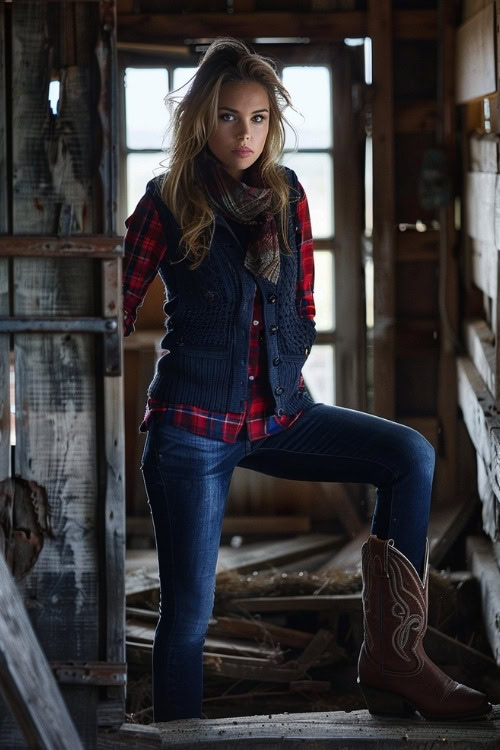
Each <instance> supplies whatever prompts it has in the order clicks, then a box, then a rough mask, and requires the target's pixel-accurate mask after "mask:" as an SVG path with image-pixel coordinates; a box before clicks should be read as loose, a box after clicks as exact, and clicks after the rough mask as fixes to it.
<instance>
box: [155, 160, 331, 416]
mask: <svg viewBox="0 0 500 750" xmlns="http://www.w3.org/2000/svg"><path fill="white" fill-rule="evenodd" d="M285 170H286V174H287V179H288V181H289V183H290V185H291V186H292V187H293V188H295V189H296V188H297V175H296V174H295V172H293V171H292V170H290V169H288V168H285ZM147 191H148V193H149V194H150V195H151V197H152V199H153V200H154V203H155V205H156V208H157V210H158V213H159V216H160V219H161V222H162V225H163V231H164V235H165V242H166V245H167V248H168V251H167V253H166V256H168V257H167V258H165V259H164V260H163V261H162V263H161V265H160V268H159V273H160V276H161V278H162V280H163V282H164V284H165V287H166V290H167V296H166V299H167V302H166V303H165V313H166V315H167V320H166V326H167V333H166V335H165V337H164V338H163V340H162V349H165V350H166V352H165V354H163V356H162V357H161V358H160V359H159V360H158V363H157V365H156V372H155V375H154V378H153V381H152V383H151V385H150V387H149V390H148V395H149V396H151V397H152V398H154V399H158V400H161V401H164V402H167V403H171V404H189V405H191V406H196V407H199V408H201V409H206V410H209V411H217V412H221V413H227V412H235V413H242V412H243V411H244V403H245V401H246V400H247V398H248V395H247V389H248V350H249V337H250V325H251V323H252V311H253V299H254V293H255V288H256V285H257V286H258V288H259V290H260V292H261V294H262V301H263V305H262V307H263V315H264V321H263V322H264V332H265V335H264V342H263V345H265V347H266V350H267V374H268V378H269V383H270V386H271V392H272V395H273V399H274V413H275V414H276V415H278V416H281V415H283V414H289V415H294V414H296V413H297V412H298V411H299V410H301V409H306V408H309V407H310V406H312V405H313V403H314V402H313V400H312V399H311V397H310V396H309V395H308V393H307V392H306V391H305V390H304V389H303V388H302V389H300V388H299V378H300V374H301V370H302V366H303V364H304V362H305V361H306V359H307V357H308V355H309V352H310V350H311V347H312V345H313V342H314V339H315V337H316V328H315V323H314V321H311V320H307V319H304V318H300V317H299V315H298V311H297V303H296V285H297V276H298V272H299V249H298V247H297V244H298V243H297V242H296V231H297V227H296V223H297V220H296V212H295V210H294V206H295V204H294V203H293V202H292V203H291V210H290V220H289V227H288V241H289V244H290V248H291V250H292V253H291V254H289V253H287V251H286V248H283V250H284V252H282V254H281V259H280V260H281V267H280V277H279V280H278V283H277V284H273V283H272V282H270V281H268V280H267V279H264V278H262V277H260V276H254V275H253V274H252V273H250V272H249V271H248V270H247V269H246V268H245V266H244V258H245V253H246V248H243V247H242V246H241V244H240V242H239V241H238V239H237V237H236V235H235V234H234V232H233V231H232V230H231V227H230V225H229V223H228V222H227V221H226V220H225V218H224V217H223V216H221V215H216V226H215V233H214V237H213V240H212V245H211V247H210V252H209V253H208V255H207V256H206V257H205V259H204V261H203V263H202V264H201V265H200V266H198V268H197V269H196V270H194V271H191V270H189V268H188V266H189V262H188V261H182V262H180V263H174V264H172V263H171V262H170V261H171V260H173V259H175V260H178V258H179V257H181V256H180V253H179V240H180V236H181V235H180V230H179V226H178V225H177V222H176V221H175V219H174V217H173V215H172V213H171V212H170V210H169V209H168V207H167V206H166V205H165V203H164V201H163V200H162V198H161V195H160V192H159V189H158V185H157V182H156V180H151V181H150V182H149V183H148V185H147ZM293 195H294V196H297V192H296V191H294V192H293Z"/></svg>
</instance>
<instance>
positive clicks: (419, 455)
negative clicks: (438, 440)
mask: <svg viewBox="0 0 500 750" xmlns="http://www.w3.org/2000/svg"><path fill="white" fill-rule="evenodd" d="M399 448H400V452H401V453H400V455H401V461H402V463H403V465H404V466H406V467H409V468H410V469H412V470H418V471H419V472H421V473H424V474H429V475H430V476H431V477H432V475H433V473H434V466H435V463H436V453H435V450H434V447H433V446H432V445H431V443H430V442H429V441H428V440H427V439H426V438H425V437H424V436H423V435H422V434H421V433H420V432H418V431H417V430H414V429H413V428H412V427H405V428H404V431H403V432H402V434H401V441H400V443H399Z"/></svg>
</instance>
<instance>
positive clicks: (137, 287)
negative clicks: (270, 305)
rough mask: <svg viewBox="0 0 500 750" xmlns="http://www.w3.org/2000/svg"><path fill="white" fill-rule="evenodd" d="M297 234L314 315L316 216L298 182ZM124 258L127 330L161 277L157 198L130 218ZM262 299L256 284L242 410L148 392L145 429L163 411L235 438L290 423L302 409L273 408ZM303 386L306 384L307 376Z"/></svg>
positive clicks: (305, 298) (307, 313)
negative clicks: (313, 217) (180, 401)
mask: <svg viewBox="0 0 500 750" xmlns="http://www.w3.org/2000/svg"><path fill="white" fill-rule="evenodd" d="M298 188H299V191H300V198H299V201H298V203H297V223H298V231H297V240H298V242H299V243H300V270H299V275H298V280H297V288H296V295H297V308H298V313H299V315H300V316H301V317H304V318H310V319H312V318H314V315H315V307H314V297H313V289H314V255H313V241H312V235H311V220H310V216H309V206H308V203H307V197H306V194H305V192H304V189H303V187H302V185H301V184H300V183H299V185H298ZM125 226H126V228H127V232H126V235H125V240H124V263H123V325H124V335H125V336H129V335H130V334H131V333H132V332H133V330H134V324H135V320H136V316H137V308H138V307H140V306H141V304H142V303H143V301H144V297H145V296H146V292H147V290H148V288H149V285H150V284H151V282H152V281H153V279H154V278H155V276H156V274H157V272H158V268H159V266H160V263H161V261H162V259H163V257H164V255H165V253H167V252H168V250H167V247H166V245H165V239H164V235H163V230H162V225H161V221H160V218H159V216H158V212H157V210H156V207H155V206H154V204H153V202H152V200H151V199H150V198H149V197H148V196H147V195H145V196H143V198H141V200H140V201H139V203H138V204H137V207H136V209H135V211H134V212H133V214H132V215H131V216H129V217H128V219H127V220H126V222H125ZM262 317H263V316H262V303H261V299H260V292H259V290H258V289H256V292H255V297H254V307H253V317H252V325H251V330H250V341H249V360H248V386H249V387H248V400H247V401H246V403H245V406H244V411H243V412H242V413H231V412H228V413H226V414H221V413H218V412H212V411H206V410H205V409H200V408H199V407H197V406H196V405H192V404H169V403H164V402H162V401H155V400H154V399H152V398H148V401H147V405H146V413H145V416H144V421H143V422H142V424H141V427H140V429H141V431H145V430H146V429H147V428H148V424H149V421H150V419H151V417H152V416H153V415H154V414H161V415H162V419H167V420H168V421H169V423H170V424H173V425H175V426H176V427H181V428H183V429H186V430H189V431H190V432H193V433H195V434H197V435H201V436H203V437H210V438H214V439H217V440H222V441H224V442H228V443H235V442H236V440H237V439H238V435H239V433H240V432H241V430H242V429H243V427H244V426H245V425H246V429H247V434H248V438H249V440H259V439H261V438H263V437H266V436H267V435H272V434H274V433H276V432H280V431H281V430H284V429H286V428H287V427H290V426H291V425H292V424H293V423H294V422H295V420H296V419H297V418H298V417H299V416H300V414H301V413H302V412H301V411H299V412H298V413H297V414H295V415H293V416H290V415H284V416H282V417H278V416H276V415H275V414H274V413H273V400H272V395H271V392H270V387H269V383H268V381H267V377H266V372H267V366H266V365H267V361H266V360H267V352H266V348H265V347H264V346H261V341H262V338H263V320H262ZM299 387H303V378H302V376H301V382H300V384H299Z"/></svg>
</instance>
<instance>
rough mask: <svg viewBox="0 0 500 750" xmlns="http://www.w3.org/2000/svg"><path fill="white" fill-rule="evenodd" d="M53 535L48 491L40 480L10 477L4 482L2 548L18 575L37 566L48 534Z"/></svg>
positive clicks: (0, 510) (0, 496) (0, 495)
mask: <svg viewBox="0 0 500 750" xmlns="http://www.w3.org/2000/svg"><path fill="white" fill-rule="evenodd" d="M46 536H48V537H51V538H53V533H52V529H51V527H50V514H49V506H48V500H47V493H46V491H45V489H44V488H43V487H41V486H40V485H39V484H37V483H36V482H33V481H30V480H26V479H23V478H22V477H19V476H15V477H8V478H7V479H3V480H2V481H1V482H0V548H1V547H3V551H4V555H5V560H6V562H7V565H8V566H9V569H10V571H11V573H12V575H13V576H14V578H15V579H16V580H17V581H19V580H21V579H22V578H24V576H25V575H26V574H27V573H28V572H29V571H30V570H31V569H32V568H33V566H34V565H35V563H36V561H37V559H38V556H39V554H40V552H41V551H42V548H43V544H44V540H45V537H46Z"/></svg>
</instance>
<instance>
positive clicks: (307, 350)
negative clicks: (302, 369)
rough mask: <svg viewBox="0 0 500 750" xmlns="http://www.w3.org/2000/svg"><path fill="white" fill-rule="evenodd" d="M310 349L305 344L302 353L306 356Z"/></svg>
mask: <svg viewBox="0 0 500 750" xmlns="http://www.w3.org/2000/svg"><path fill="white" fill-rule="evenodd" d="M310 351H311V350H310V349H309V347H308V346H306V348H305V349H304V354H305V355H306V357H307V355H308V354H309V352H310Z"/></svg>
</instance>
